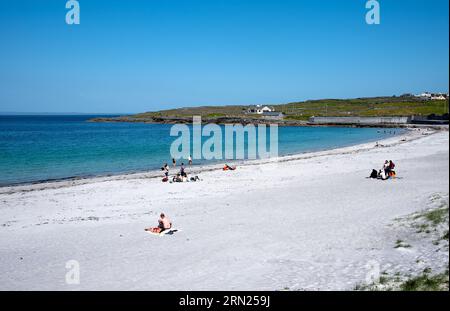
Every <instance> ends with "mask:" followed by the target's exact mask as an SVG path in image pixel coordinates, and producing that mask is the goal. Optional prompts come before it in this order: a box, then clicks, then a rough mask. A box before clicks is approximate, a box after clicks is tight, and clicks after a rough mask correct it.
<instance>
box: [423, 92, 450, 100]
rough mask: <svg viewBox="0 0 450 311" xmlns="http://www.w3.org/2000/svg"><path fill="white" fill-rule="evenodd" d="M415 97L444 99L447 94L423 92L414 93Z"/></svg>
mask: <svg viewBox="0 0 450 311" xmlns="http://www.w3.org/2000/svg"><path fill="white" fill-rule="evenodd" d="M416 97H418V98H420V99H423V100H446V99H447V98H448V94H443V93H430V92H424V93H421V94H418V95H416Z"/></svg>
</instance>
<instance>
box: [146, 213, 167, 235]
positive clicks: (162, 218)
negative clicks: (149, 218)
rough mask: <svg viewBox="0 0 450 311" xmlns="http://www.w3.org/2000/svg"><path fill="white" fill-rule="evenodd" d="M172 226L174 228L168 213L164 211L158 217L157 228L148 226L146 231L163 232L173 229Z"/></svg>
mask: <svg viewBox="0 0 450 311" xmlns="http://www.w3.org/2000/svg"><path fill="white" fill-rule="evenodd" d="M171 228H172V222H171V221H170V219H169V218H168V217H167V216H166V215H164V213H161V215H159V219H158V227H157V228H146V229H145V231H152V232H156V233H161V232H163V231H165V230H168V229H171Z"/></svg>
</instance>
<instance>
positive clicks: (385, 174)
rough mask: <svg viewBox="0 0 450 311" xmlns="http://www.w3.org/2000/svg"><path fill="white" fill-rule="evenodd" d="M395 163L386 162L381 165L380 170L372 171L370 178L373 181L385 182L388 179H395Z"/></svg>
mask: <svg viewBox="0 0 450 311" xmlns="http://www.w3.org/2000/svg"><path fill="white" fill-rule="evenodd" d="M394 169H395V163H394V162H393V161H392V160H389V161H388V160H386V161H385V162H384V164H383V167H382V168H381V169H380V170H378V171H377V170H376V169H373V170H372V173H371V174H370V178H373V179H381V180H386V179H389V178H395V177H396V173H395V170H394Z"/></svg>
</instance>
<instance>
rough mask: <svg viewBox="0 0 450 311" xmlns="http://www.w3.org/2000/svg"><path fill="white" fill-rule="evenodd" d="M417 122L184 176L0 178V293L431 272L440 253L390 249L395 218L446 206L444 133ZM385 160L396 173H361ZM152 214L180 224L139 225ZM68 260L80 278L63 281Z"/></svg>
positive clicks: (293, 282)
mask: <svg viewBox="0 0 450 311" xmlns="http://www.w3.org/2000/svg"><path fill="white" fill-rule="evenodd" d="M422 132H423V131H421V132H420V133H419V132H418V131H413V132H412V133H410V134H408V135H405V136H401V137H394V138H390V139H389V140H386V141H383V142H380V143H382V144H384V145H385V146H384V147H378V148H375V147H374V144H373V143H370V144H364V145H359V146H353V147H348V148H341V149H336V150H331V151H324V152H317V153H311V154H303V155H298V156H290V157H285V158H282V159H280V160H271V161H267V160H266V161H254V162H250V163H247V164H246V165H240V166H238V169H237V170H236V171H230V172H223V171H222V170H221V169H220V168H221V166H220V165H216V166H213V167H209V168H208V170H204V169H203V171H202V172H201V173H198V172H197V174H199V175H200V177H201V179H202V181H201V182H195V183H194V182H190V183H174V184H168V183H162V182H161V181H160V179H158V178H148V176H150V175H151V174H135V175H126V176H125V175H124V176H116V177H103V178H94V179H88V180H80V181H64V182H55V183H47V184H38V185H29V186H18V187H4V188H0V232H1V234H0V290H282V289H290V290H348V289H353V288H354V287H355V285H356V284H358V283H360V282H364V280H365V277H366V275H367V273H368V269H369V267H368V263H370V262H372V263H373V262H376V263H378V264H379V265H380V267H381V269H384V268H386V269H394V270H396V271H397V270H398V271H403V272H407V273H413V274H414V273H416V272H419V271H422V270H423V267H424V266H427V267H431V268H432V269H433V270H436V271H437V270H439V269H441V268H442V267H443V266H445V265H446V264H447V263H448V251H446V252H438V251H436V250H435V248H433V247H432V245H431V244H426V243H421V242H420V241H416V242H415V241H410V243H411V245H412V247H411V248H408V249H399V248H394V245H395V241H396V240H397V239H399V238H400V237H401V238H402V239H407V238H408V237H405V236H404V235H405V232H404V231H402V230H401V229H400V228H398V227H397V226H396V225H393V223H394V220H395V219H396V218H398V217H404V216H406V215H409V214H411V213H414V212H417V211H421V210H424V209H426V208H427V207H429V206H430V204H432V200H431V199H430V198H432V197H433V196H436V195H437V196H439V197H440V198H441V199H442V200H444V201H445V200H446V201H447V204H448V192H449V180H448V178H449V133H448V131H440V132H436V133H434V134H431V133H430V135H423V134H422ZM406 136H407V141H400V140H401V139H402V138H403V137H406ZM384 160H393V161H394V162H395V163H396V171H397V173H398V177H399V178H397V179H395V180H387V181H380V180H371V179H368V178H366V177H367V176H369V174H370V171H371V170H372V169H373V168H376V169H379V168H381V166H382V164H383V162H384ZM196 170H199V169H198V168H197V169H196ZM160 212H165V213H166V214H167V215H168V216H169V217H170V218H171V220H172V221H173V223H174V226H175V227H177V228H181V229H182V231H181V232H178V233H176V234H174V235H172V236H164V237H159V236H153V235H150V234H148V233H145V232H144V228H145V227H148V226H154V225H157V219H158V215H159V213H160ZM402 235H403V236H402ZM69 260H77V261H78V262H79V263H80V269H81V278H80V284H79V285H69V284H66V283H65V275H66V272H67V269H66V267H65V265H66V262H67V261H69ZM369 265H370V264H369Z"/></svg>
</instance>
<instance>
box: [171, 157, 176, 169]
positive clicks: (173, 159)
mask: <svg viewBox="0 0 450 311" xmlns="http://www.w3.org/2000/svg"><path fill="white" fill-rule="evenodd" d="M172 164H173V167H175V166H177V160H175V158H172Z"/></svg>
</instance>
